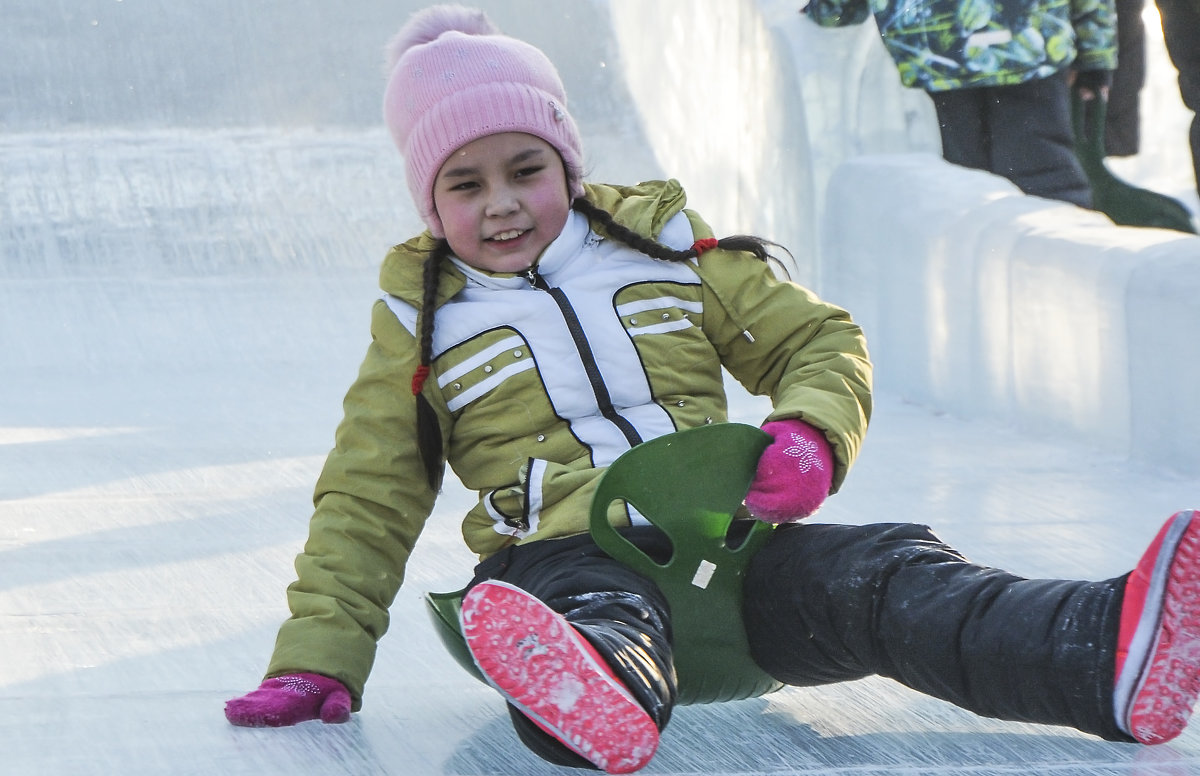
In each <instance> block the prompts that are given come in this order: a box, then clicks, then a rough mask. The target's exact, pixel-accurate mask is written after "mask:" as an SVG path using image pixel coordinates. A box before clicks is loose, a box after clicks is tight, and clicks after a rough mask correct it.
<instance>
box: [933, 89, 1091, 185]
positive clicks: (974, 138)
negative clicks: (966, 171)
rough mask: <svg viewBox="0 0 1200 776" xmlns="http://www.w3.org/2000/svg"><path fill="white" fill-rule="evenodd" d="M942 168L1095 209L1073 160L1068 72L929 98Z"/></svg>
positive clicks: (1082, 173) (936, 93) (1081, 173)
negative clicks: (983, 174)
mask: <svg viewBox="0 0 1200 776" xmlns="http://www.w3.org/2000/svg"><path fill="white" fill-rule="evenodd" d="M929 96H930V97H931V98H932V99H933V105H934V108H935V109H936V110H937V117H938V126H939V128H940V129H941V133H942V156H943V157H945V159H946V161H948V162H950V163H952V164H957V165H961V166H963V167H970V168H972V169H976V170H986V171H988V172H991V173H995V174H996V175H1001V176H1003V177H1005V178H1007V179H1008V180H1010V181H1012V182H1013V183H1014V184H1016V186H1017V188H1019V189H1020V190H1021V191H1023V192H1025V193H1026V194H1032V195H1034V196H1038V197H1046V198H1048V199H1058V200H1063V201H1065V202H1071V203H1074V204H1076V205H1079V206H1080V207H1085V208H1090V207H1091V206H1092V188H1091V184H1089V183H1088V179H1087V176H1086V175H1085V174H1084V172H1083V167H1082V166H1080V164H1079V159H1078V158H1077V157H1076V156H1075V133H1074V131H1073V129H1072V126H1071V95H1070V89H1069V87H1068V86H1067V80H1066V72H1065V71H1062V72H1059V73H1056V74H1054V75H1052V76H1049V77H1047V78H1039V79H1036V80H1032V81H1026V82H1024V83H1020V84H1013V85H1011V86H988V87H978V88H972V89H953V90H950V91H946V92H932V93H930V95H929Z"/></svg>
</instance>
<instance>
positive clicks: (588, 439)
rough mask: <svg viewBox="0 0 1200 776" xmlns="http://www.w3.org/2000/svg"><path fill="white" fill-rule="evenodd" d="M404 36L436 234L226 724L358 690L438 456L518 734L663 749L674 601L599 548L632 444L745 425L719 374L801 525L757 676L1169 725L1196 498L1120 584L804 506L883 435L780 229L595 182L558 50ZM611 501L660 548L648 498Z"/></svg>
mask: <svg viewBox="0 0 1200 776" xmlns="http://www.w3.org/2000/svg"><path fill="white" fill-rule="evenodd" d="M390 51H391V69H390V78H389V81H388V86H387V92H386V97H385V101H384V115H385V118H386V120H387V123H388V126H389V128H390V130H391V132H392V135H393V137H394V139H395V141H396V144H397V146H398V147H399V148H400V151H401V152H402V154H403V155H404V158H405V164H406V175H407V182H408V186H409V189H410V192H411V193H412V196H413V200H414V202H415V204H416V206H417V210H418V212H419V213H420V215H421V218H422V219H423V220H424V222H425V224H426V226H427V227H428V230H427V231H426V232H425V233H423V234H421V235H419V236H418V237H415V238H413V239H412V240H410V241H408V242H407V243H404V244H403V245H399V246H396V247H395V248H393V249H392V251H391V252H390V253H389V254H388V255H387V257H386V258H385V259H384V262H383V267H382V270H381V273H380V284H381V286H382V288H383V291H384V295H383V298H382V299H381V300H379V301H378V302H377V303H376V304H375V307H374V310H373V314H372V321H371V334H372V342H371V345H370V347H369V349H368V351H367V354H366V357H365V359H364V361H363V364H362V367H361V370H360V372H359V375H358V378H357V379H356V380H355V382H354V384H353V385H352V386H351V387H350V390H349V392H348V393H347V395H346V399H345V403H344V408H345V416H344V418H343V420H342V423H341V424H340V425H339V427H338V430H337V434H336V445H335V447H334V449H333V451H332V452H331V453H330V454H329V457H328V459H327V460H326V463H325V467H324V469H323V471H322V473H321V476H320V479H319V480H318V482H317V487H316V496H315V505H316V509H315V512H314V513H313V517H312V521H311V524H310V529H309V538H308V542H307V544H306V545H305V548H304V552H303V554H301V555H300V556H299V557H298V558H297V560H296V571H297V579H296V581H295V582H294V583H293V584H292V585H291V586H290V587H289V588H288V601H289V605H290V607H291V611H292V616H291V618H290V619H288V620H287V621H286V622H285V623H284V624H283V625H282V627H281V628H280V630H279V635H278V638H277V641H276V646H275V651H274V654H273V656H272V658H271V663H270V666H269V668H268V671H267V677H268V678H267V679H266V681H264V682H263V683H262V685H261V686H260V687H259V688H258V689H257V690H255V691H254V692H251V693H249V694H248V695H246V696H244V697H241V698H237V699H234V700H231V701H229V702H228V703H227V705H226V711H225V713H226V716H227V718H228V719H229V721H230V722H232V723H234V724H237V725H246V726H280V725H291V724H295V723H298V722H303V721H306V720H312V719H317V718H320V719H321V720H323V721H325V722H345V721H347V720H348V719H350V716H351V712H352V711H357V710H358V709H359V708H360V707H361V705H362V698H363V689H364V685H365V683H366V680H367V676H368V674H369V673H370V670H371V666H372V663H373V661H374V658H375V651H376V644H377V642H378V640H379V639H380V638H381V637H382V636H383V634H384V632H385V630H386V629H387V625H388V608H389V607H390V606H391V603H392V601H393V599H394V598H395V596H396V594H397V592H398V590H399V588H400V585H401V583H402V582H403V579H404V571H405V567H406V564H407V562H408V559H409V557H410V554H411V552H412V550H413V546H414V545H415V543H416V541H417V539H418V537H419V535H420V534H421V532H422V530H423V529H424V527H425V524H426V522H427V520H428V519H429V517H430V515H431V513H432V512H433V508H434V502H435V499H436V496H437V493H438V490H439V488H440V484H441V481H442V477H443V474H444V470H445V469H444V467H445V466H446V464H447V463H448V464H449V465H450V466H452V467H453V468H454V471H455V472H456V473H457V475H458V476H459V478H460V479H461V480H462V482H463V483H464V484H465V485H466V486H467V487H468V488H470V489H472V490H474V491H476V492H477V493H478V494H479V500H478V503H477V504H476V505H475V506H474V507H473V508H472V509H471V510H470V511H469V512H468V513H467V515H466V516H465V517H464V519H463V523H462V535H463V538H464V539H465V541H466V543H467V545H468V547H470V549H471V550H472V551H473V552H475V553H476V554H477V555H478V556H479V557H480V559H481V561H480V563H479V565H478V566H476V568H475V575H474V578H473V580H472V582H471V584H470V585H469V592H468V593H467V594H466V595H465V597H464V600H463V604H462V628H463V632H464V635H465V638H466V641H467V645H468V648H469V649H470V651H471V654H472V656H473V658H474V660H475V663H476V664H477V665H478V666H479V668H480V669H481V672H482V673H483V674H484V676H485V677H486V679H487V681H488V682H489V683H490V684H491V685H492V686H493V687H495V688H496V689H497V690H498V691H499V692H500V694H501V696H502V697H503V698H504V699H505V701H506V702H507V704H508V710H509V713H510V716H511V718H512V722H513V725H514V728H515V730H516V732H517V734H518V736H519V737H520V739H521V740H522V741H523V742H524V743H525V744H526V745H527V746H528V747H529V748H530V749H531V750H532V751H534V752H535V753H537V754H538V755H539V756H541V757H543V758H545V759H546V760H549V761H551V762H554V763H558V764H562V765H568V766H575V767H585V768H599V769H603V770H606V771H608V772H611V773H626V772H630V771H634V770H637V769H639V768H641V767H642V766H644V765H645V764H646V763H647V762H649V760H650V758H651V757H652V756H653V755H654V752H655V750H656V748H657V746H658V742H659V735H660V733H661V731H662V730H663V729H664V728H665V727H666V725H667V722H668V720H669V719H670V716H671V713H672V710H673V707H674V705H675V702H676V699H677V687H676V676H675V670H674V666H673V658H672V650H673V644H672V629H671V612H670V607H669V605H668V602H667V601H666V599H665V597H664V596H663V594H662V592H661V591H660V590H659V589H658V587H657V586H656V585H655V584H654V583H653V582H651V581H650V580H648V579H646V578H644V577H642V576H640V575H639V574H637V573H635V572H634V571H633V570H631V569H629V568H627V567H625V566H624V565H622V564H620V563H618V562H616V561H615V560H613V559H612V558H610V557H609V556H608V555H606V554H605V553H604V552H603V551H601V550H600V549H599V547H597V545H596V544H595V542H594V541H593V540H592V538H591V536H590V535H589V533H588V517H589V511H590V506H591V500H592V494H593V493H594V491H595V488H596V484H597V481H598V478H599V477H600V475H601V474H602V473H603V472H604V470H605V468H606V467H607V466H608V465H609V464H611V463H612V462H613V461H614V460H616V459H617V457H618V456H620V455H621V454H622V453H624V452H626V451H627V450H629V449H630V448H632V447H634V446H636V445H638V444H640V443H641V442H643V441H647V440H651V439H654V438H656V437H660V436H663V435H665V434H669V433H671V432H674V431H678V430H682V429H688V428H693V427H697V426H702V425H705V424H709V423H720V422H723V421H725V420H726V419H727V408H726V397H725V393H724V389H723V380H722V370H723V369H724V370H728V372H729V373H730V374H732V375H733V376H734V377H735V378H737V379H738V380H739V381H740V382H741V383H742V384H743V385H745V386H746V387H747V388H749V389H750V390H751V391H752V392H754V393H756V394H759V395H768V396H770V397H771V401H772V407H773V409H772V412H771V413H770V415H769V416H768V418H767V419H766V422H765V423H764V424H763V430H764V431H766V432H767V434H768V435H770V437H771V438H772V440H773V441H772V442H771V443H770V444H769V446H768V447H767V448H766V450H765V451H764V452H763V454H762V457H761V458H760V460H759V462H758V469H757V474H756V476H755V478H754V481H753V483H752V484H751V486H750V491H749V494H748V495H747V497H746V499H745V507H746V509H745V510H744V511H743V513H742V514H741V515H740V517H741V518H742V519H740V520H738V521H737V523H739V524H741V525H740V529H742V530H744V528H745V526H746V525H748V524H750V521H751V520H752V519H753V518H758V519H761V520H766V521H769V522H772V523H778V524H780V525H779V526H778V527H777V528H776V529H775V530H773V531H772V532H771V535H770V539H769V540H767V542H766V544H765V545H764V546H763V548H762V549H761V550H760V551H759V552H758V554H757V555H755V556H754V559H753V560H752V562H751V564H750V567H749V569H748V573H747V577H746V579H745V586H744V590H745V600H744V601H743V610H744V617H745V627H746V637H747V641H748V643H749V646H750V651H751V656H752V657H753V659H754V661H755V662H756V663H757V664H758V665H759V666H760V667H761V668H762V669H763V670H764V671H765V672H767V673H768V674H770V675H771V676H772V677H774V678H775V679H777V680H778V681H780V682H783V683H786V684H793V685H813V684H821V683H827V682H835V681H842V680H848V679H856V678H860V677H864V676H868V675H871V674H881V675H884V676H889V677H892V678H895V679H896V680H898V681H900V682H902V683H904V684H906V685H907V686H909V687H913V688H915V689H917V690H920V691H922V692H926V693H929V694H931V695H934V696H936V697H939V698H944V699H946V700H949V701H951V702H953V703H956V704H958V705H960V706H962V707H964V708H968V709H972V710H974V711H977V712H978V713H981V714H986V715H989V716H997V717H1002V718H1006V719H1014V720H1024V721H1033V722H1043V723H1047V724H1058V725H1071V726H1074V727H1076V728H1078V729H1081V730H1084V731H1087V732H1090V733H1094V734H1096V735H1098V736H1101V737H1104V738H1107V739H1110V740H1114V741H1126V742H1129V741H1134V740H1137V741H1142V742H1145V743H1157V742H1160V741H1165V740H1168V739H1170V738H1172V737H1174V736H1176V735H1178V734H1179V732H1180V731H1181V730H1182V729H1183V727H1184V725H1185V724H1186V722H1187V719H1188V715H1189V714H1190V713H1191V707H1192V704H1193V703H1194V701H1195V699H1196V695H1197V693H1198V692H1200V686H1198V685H1200V680H1198V678H1197V674H1198V671H1197V662H1198V661H1197V652H1198V651H1200V612H1198V611H1197V610H1198V607H1200V604H1198V601H1200V518H1198V517H1197V516H1196V513H1192V512H1182V513H1179V514H1178V515H1176V516H1175V517H1173V518H1172V519H1171V520H1169V521H1168V522H1167V524H1166V525H1165V526H1164V528H1163V530H1162V533H1160V535H1159V537H1158V538H1157V539H1156V540H1155V542H1154V544H1153V545H1152V546H1151V547H1150V549H1149V550H1147V551H1146V553H1145V554H1144V555H1143V557H1142V559H1141V561H1140V562H1139V564H1138V567H1137V569H1136V570H1135V572H1134V573H1132V574H1131V575H1126V576H1122V577H1119V578H1116V579H1110V580H1105V581H1101V582H1071V581H1060V580H1028V579H1022V578H1020V577H1017V576H1015V575H1013V574H1009V573H1007V572H1003V571H1000V570H998V569H993V568H987V567H984V566H978V565H975V564H972V563H969V562H968V561H967V560H966V559H965V558H963V557H962V555H960V554H959V553H957V552H956V551H954V550H953V549H951V548H950V547H948V546H946V545H945V544H943V543H942V542H940V541H939V540H938V539H937V538H936V537H935V536H933V534H931V533H930V532H929V530H928V529H927V528H925V527H923V526H920V525H913V524H908V523H899V524H875V525H863V526H846V525H831V524H817V523H799V522H796V521H797V520H799V519H800V518H803V517H806V516H808V515H811V514H812V513H813V512H815V511H816V510H817V509H818V508H819V507H820V506H821V504H822V502H823V501H824V499H825V498H826V496H827V495H829V494H831V493H833V492H836V490H837V489H838V488H839V487H840V486H841V485H842V483H843V481H844V479H845V477H846V473H847V471H848V470H849V468H850V466H851V464H852V462H853V461H854V459H855V457H856V455H857V454H858V451H859V448H860V446H861V444H862V441H863V437H864V435H865V433H866V427H867V421H868V418H869V416H870V412H871V385H870V373H871V367H870V362H869V360H868V357H867V351H866V346H865V342H864V338H863V334H862V331H861V330H860V329H859V327H858V326H857V325H856V324H855V323H854V321H853V320H852V319H851V317H850V316H849V314H848V313H846V311H844V310H841V309H839V308H837V307H835V306H833V305H831V304H828V303H826V302H823V301H821V300H819V299H818V298H816V297H815V296H814V295H813V294H812V293H811V292H809V291H807V290H805V289H803V288H801V287H800V286H797V285H795V284H793V283H789V282H785V281H781V280H778V279H776V277H775V276H774V275H773V274H772V272H771V270H770V268H769V267H768V265H767V263H766V262H765V261H764V259H765V258H766V257H767V250H766V245H765V243H764V242H763V241H761V240H757V239H755V238H750V237H727V238H722V239H720V240H718V239H715V238H714V237H713V236H712V233H711V230H710V229H709V227H708V226H707V225H706V224H705V223H704V221H703V220H702V219H701V218H700V217H699V216H698V215H696V214H695V213H694V212H692V211H691V210H689V209H686V208H685V197H684V193H683V190H682V189H681V187H680V186H679V184H678V183H676V182H675V181H658V182H650V183H642V184H638V185H636V186H630V187H617V186H605V185H599V184H592V183H587V184H585V183H584V182H583V180H582V175H581V157H582V154H581V142H580V138H579V133H578V130H577V129H576V127H575V124H574V122H573V120H572V119H571V116H570V114H569V113H568V112H567V101H566V95H565V94H564V92H563V88H562V84H561V82H560V81H559V78H558V74H557V73H556V71H555V70H554V67H553V66H552V65H551V64H550V62H549V61H548V60H547V59H546V57H545V56H544V55H543V54H542V53H541V52H540V51H538V50H537V49H535V48H533V47H532V46H529V45H528V44H525V43H522V42H520V41H517V40H515V39H513V38H509V37H506V36H503V35H500V34H499V33H498V32H497V31H496V30H495V29H494V28H493V27H492V26H491V25H490V23H489V22H488V21H487V19H486V18H485V17H484V16H483V14H482V13H480V12H478V11H471V10H467V9H464V8H461V7H458V6H437V7H434V8H430V9H427V10H426V11H423V12H421V13H419V14H417V15H416V16H415V17H414V18H413V19H412V20H411V21H410V22H409V24H408V25H406V26H405V27H404V29H402V30H401V32H400V33H399V35H398V36H397V37H396V39H395V40H394V41H393V43H392V45H391V47H390ZM712 455H714V456H721V455H722V451H720V450H713V451H712ZM609 518H610V522H611V523H612V524H613V525H614V526H615V527H616V528H617V529H618V530H619V531H621V532H622V533H623V535H624V536H625V537H626V538H628V539H629V540H630V541H631V542H633V543H635V544H636V545H637V546H639V547H640V548H642V549H643V550H644V551H646V552H647V553H648V554H650V555H651V556H653V557H662V556H663V554H664V553H669V552H670V550H669V548H668V547H664V544H663V542H664V539H663V537H662V536H661V534H659V533H658V531H657V529H655V528H654V527H653V526H651V525H648V524H647V523H646V521H645V519H644V518H642V517H641V516H640V515H638V514H636V512H633V511H626V510H625V509H624V508H622V507H620V506H619V505H618V506H617V507H616V508H615V509H610V512H609ZM722 626H723V624H722V623H714V625H713V627H717V628H719V627H722Z"/></svg>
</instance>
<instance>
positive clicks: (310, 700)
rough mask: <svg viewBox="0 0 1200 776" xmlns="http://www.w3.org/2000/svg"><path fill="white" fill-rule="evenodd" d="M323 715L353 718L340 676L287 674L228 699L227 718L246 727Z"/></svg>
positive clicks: (335, 719) (331, 718)
mask: <svg viewBox="0 0 1200 776" xmlns="http://www.w3.org/2000/svg"><path fill="white" fill-rule="evenodd" d="M318 717H319V718H320V719H321V721H322V722H346V721H347V720H349V719H350V693H349V691H347V690H346V687H345V685H343V684H342V683H341V682H339V681H338V680H337V679H330V678H329V677H326V676H320V675H318V674H288V675H286V676H277V677H275V678H274V679H268V680H267V681H265V682H263V683H262V684H261V685H259V687H258V689H257V690H255V691H254V692H252V693H249V694H247V695H243V696H242V697H241V698H234V699H233V700H231V701H226V702H225V719H227V720H229V721H230V722H232V723H233V724H235V725H241V726H243V727H285V726H287V725H295V724H296V723H297V722H305V721H307V720H310V719H317V718H318Z"/></svg>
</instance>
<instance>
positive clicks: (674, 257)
mask: <svg viewBox="0 0 1200 776" xmlns="http://www.w3.org/2000/svg"><path fill="white" fill-rule="evenodd" d="M571 207H572V208H573V209H574V210H575V211H576V212H577V213H580V214H582V215H584V216H587V218H588V220H590V221H591V222H592V223H593V224H594V225H596V226H599V227H600V228H601V229H602V230H603V231H604V233H605V234H607V235H608V236H609V237H611V238H613V239H614V240H617V241H618V242H621V243H624V244H625V245H628V246H629V247H630V248H633V249H634V250H635V251H638V252H639V253H644V254H646V255H647V256H649V257H650V258H652V259H660V260H662V261H690V260H691V259H694V258H697V257H698V256H699V255H700V254H702V253H704V252H705V251H707V250H711V249H713V248H720V249H722V250H727V251H744V252H746V253H750V254H753V256H754V257H755V258H756V259H760V260H762V261H766V260H767V259H769V258H771V252H770V251H769V250H768V248H767V246H769V245H774V243H772V242H770V241H768V240H764V239H762V238H761V237H754V236H751V235H748V234H736V235H732V236H729V237H722V238H721V239H719V240H714V239H711V238H709V239H702V240H697V241H696V242H695V243H693V244H692V247H691V248H688V249H687V250H682V251H677V250H675V249H673V248H669V247H667V246H666V245H663V244H662V243H660V242H658V241H657V240H654V239H652V238H649V237H644V236H643V235H640V234H638V233H637V232H635V231H633V230H632V229H630V228H629V227H627V226H623V225H621V224H619V223H617V220H616V219H615V218H613V215H612V213H609V212H608V211H607V210H605V209H604V208H602V207H599V206H597V205H596V204H594V203H592V202H590V201H588V200H586V199H584V198H583V197H579V198H577V199H576V200H575V201H574V202H572V203H571Z"/></svg>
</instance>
